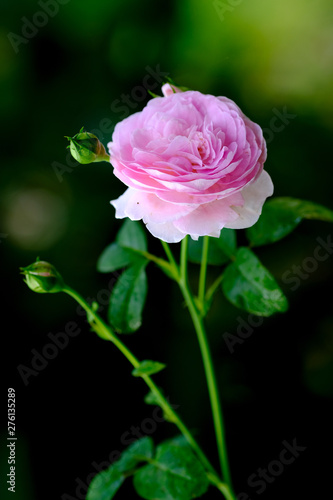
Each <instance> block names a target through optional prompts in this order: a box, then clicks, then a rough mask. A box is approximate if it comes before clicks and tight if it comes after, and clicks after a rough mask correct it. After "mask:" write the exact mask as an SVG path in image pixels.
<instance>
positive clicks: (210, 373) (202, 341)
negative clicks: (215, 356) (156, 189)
mask: <svg viewBox="0 0 333 500" xmlns="http://www.w3.org/2000/svg"><path fill="white" fill-rule="evenodd" d="M187 244H188V239H187V236H186V237H185V238H184V239H183V240H182V246H181V264H180V276H181V278H180V280H179V286H180V289H181V291H182V294H183V297H184V299H185V301H186V304H187V306H188V309H189V312H190V315H191V318H192V321H193V325H194V328H195V331H196V333H197V337H198V341H199V346H200V350H201V355H202V359H203V364H204V369H205V374H206V380H207V385H208V392H209V397H210V403H211V408H212V414H213V421H214V428H215V435H216V442H217V448H218V453H219V459H220V464H221V469H222V474H223V479H224V481H225V482H226V483H227V485H228V486H229V489H230V490H231V491H232V485H231V476H230V471H229V464H228V457H227V449H226V442H225V433H224V425H223V417H222V409H221V405H220V400H219V395H218V389H217V383H216V378H215V373H214V368H213V362H212V357H211V353H210V349H209V345H208V341H207V337H206V332H205V328H204V325H203V321H202V319H201V317H200V315H199V313H198V310H197V308H196V306H195V302H194V299H193V296H192V293H191V291H190V289H189V287H188V283H187Z"/></svg>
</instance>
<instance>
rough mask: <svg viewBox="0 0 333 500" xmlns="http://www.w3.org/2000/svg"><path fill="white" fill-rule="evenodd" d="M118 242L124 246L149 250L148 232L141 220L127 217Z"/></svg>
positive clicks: (119, 233)
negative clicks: (137, 220)
mask: <svg viewBox="0 0 333 500" xmlns="http://www.w3.org/2000/svg"><path fill="white" fill-rule="evenodd" d="M116 241H117V243H118V244H119V245H120V246H121V247H123V248H129V249H133V250H141V251H146V250H147V237H146V233H145V231H144V230H143V228H142V225H141V224H140V223H139V222H135V221H132V220H130V219H126V220H125V222H124V224H123V225H122V227H121V229H120V231H119V232H118V234H117V237H116Z"/></svg>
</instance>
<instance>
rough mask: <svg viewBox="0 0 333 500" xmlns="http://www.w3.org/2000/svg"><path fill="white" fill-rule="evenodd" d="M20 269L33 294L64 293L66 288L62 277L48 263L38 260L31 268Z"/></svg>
mask: <svg viewBox="0 0 333 500" xmlns="http://www.w3.org/2000/svg"><path fill="white" fill-rule="evenodd" d="M20 269H21V273H22V274H24V275H25V280H24V281H25V283H26V284H27V285H28V287H29V288H30V290H32V291H33V292H37V293H57V292H62V290H63V289H64V287H65V284H64V282H63V279H62V277H61V275H60V274H59V273H58V271H57V270H56V268H55V267H54V266H52V264H49V263H48V262H44V261H42V260H38V261H37V262H34V263H33V264H30V266H27V267H21V268H20Z"/></svg>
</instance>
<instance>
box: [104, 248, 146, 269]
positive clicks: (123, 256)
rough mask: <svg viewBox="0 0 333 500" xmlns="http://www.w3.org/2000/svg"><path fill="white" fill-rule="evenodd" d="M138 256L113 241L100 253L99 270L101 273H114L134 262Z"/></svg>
mask: <svg viewBox="0 0 333 500" xmlns="http://www.w3.org/2000/svg"><path fill="white" fill-rule="evenodd" d="M137 259H138V257H137V256H136V255H135V254H133V253H131V252H130V251H128V250H126V249H124V248H122V247H121V246H120V245H119V244H118V243H111V245H109V246H107V247H106V249H105V250H104V251H103V252H102V254H101V255H100V257H99V259H98V261H97V270H98V271H99V272H101V273H112V272H113V271H117V269H123V268H124V267H127V266H129V265H131V264H133V263H134V262H135V261H136V260H137Z"/></svg>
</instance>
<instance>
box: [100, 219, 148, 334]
mask: <svg viewBox="0 0 333 500" xmlns="http://www.w3.org/2000/svg"><path fill="white" fill-rule="evenodd" d="M146 251H147V238H146V234H145V232H144V230H143V228H142V227H141V224H140V223H138V222H133V221H131V220H130V219H126V220H125V222H124V224H123V225H122V227H121V229H120V231H119V232H118V234H117V236H116V242H115V243H111V245H109V246H108V247H107V248H106V249H105V250H104V251H103V252H102V254H101V255H100V257H99V259H98V262H97V269H98V271H100V272H102V273H108V272H113V271H116V270H118V269H123V268H125V270H124V271H123V273H122V275H121V276H120V278H119V279H118V281H117V283H116V284H115V286H114V287H113V289H112V292H111V296H110V304H109V310H108V320H109V323H110V324H111V325H112V326H113V327H114V328H115V330H116V331H117V332H118V333H133V332H135V331H136V330H137V329H138V328H139V327H140V326H141V316H142V311H143V307H144V304H145V301H146V296H147V276H146V271H145V268H146V265H147V263H148V260H147V259H146V258H145V257H144V255H142V252H146Z"/></svg>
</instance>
